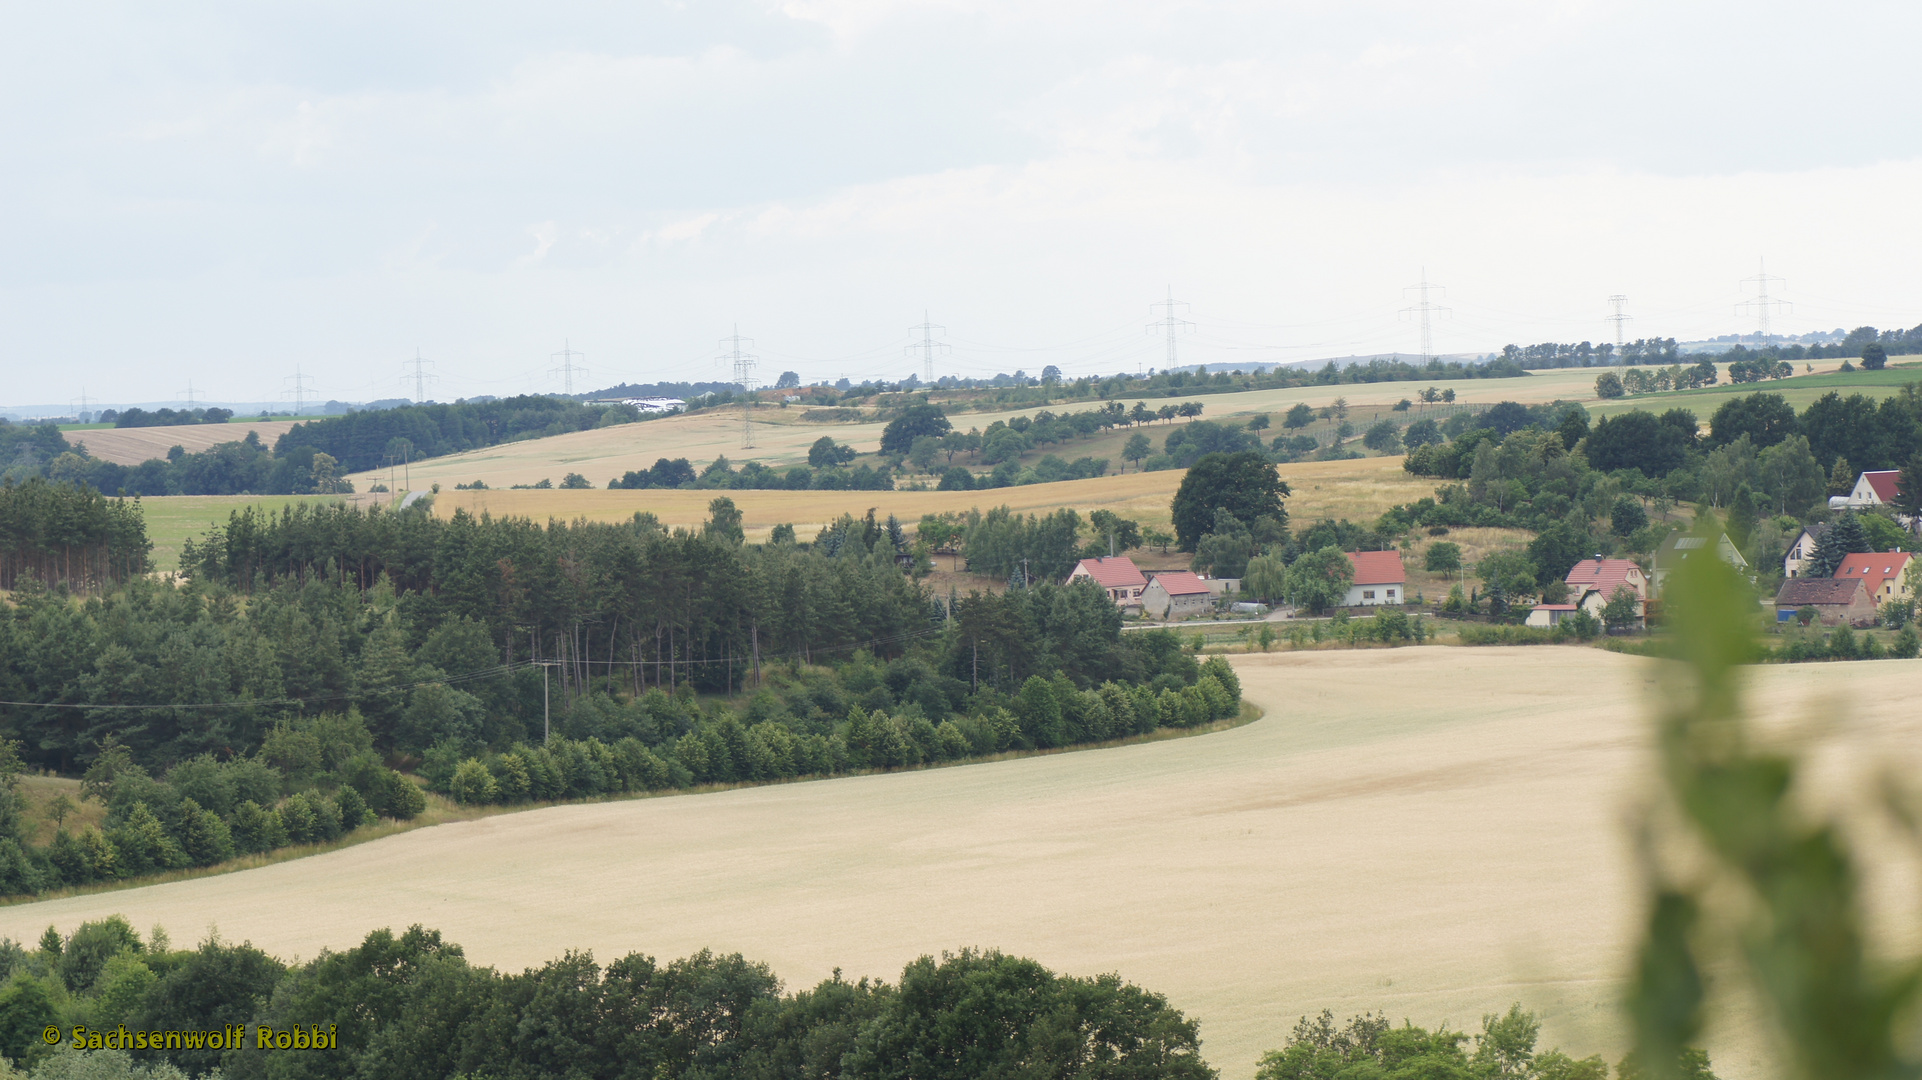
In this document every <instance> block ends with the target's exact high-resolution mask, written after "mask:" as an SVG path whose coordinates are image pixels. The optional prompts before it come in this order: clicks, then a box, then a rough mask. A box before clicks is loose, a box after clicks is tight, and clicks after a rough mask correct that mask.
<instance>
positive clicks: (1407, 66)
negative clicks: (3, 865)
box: [0, 0, 1922, 406]
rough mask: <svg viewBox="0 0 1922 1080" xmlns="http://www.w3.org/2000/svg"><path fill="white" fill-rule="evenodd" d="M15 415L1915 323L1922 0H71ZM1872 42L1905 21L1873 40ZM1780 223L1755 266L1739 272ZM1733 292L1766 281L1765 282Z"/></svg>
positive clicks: (21, 34)
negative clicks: (421, 380) (1422, 322)
mask: <svg viewBox="0 0 1922 1080" xmlns="http://www.w3.org/2000/svg"><path fill="white" fill-rule="evenodd" d="M7 23H8V32H7V33H6V34H5V35H0V147H3V148H4V154H5V168H4V169H0V406H5V405H8V404H14V405H19V404H25V403H67V402H72V401H74V400H76V399H77V398H78V397H79V395H81V394H82V393H85V394H86V395H88V398H89V400H93V401H106V402H123V403H124V402H137V401H144V402H154V401H167V400H174V399H177V398H179V397H180V396H181V395H182V392H183V391H184V390H185V389H186V388H187V387H188V386H189V385H190V384H191V385H192V387H193V388H194V391H195V395H196V396H197V397H198V398H201V399H203V400H204V399H215V400H231V401H274V400H281V399H282V397H283V395H284V394H286V393H287V392H288V391H289V390H290V389H291V388H292V387H293V386H294V379H293V377H294V376H295V375H296V373H297V372H298V373H299V374H301V375H303V376H306V377H307V378H306V380H305V383H306V385H307V386H308V387H310V388H311V390H312V392H313V393H315V394H316V395H318V396H319V397H320V398H322V399H325V398H336V399H340V400H346V401H365V400H374V399H379V398H391V397H402V396H412V395H413V393H414V386H413V384H412V382H411V381H403V377H404V375H405V372H406V368H405V367H404V364H405V362H406V361H407V360H409V359H411V358H413V357H415V356H416V355H419V356H421V357H424V358H425V359H426V360H427V361H430V362H431V364H430V366H428V367H427V368H426V370H427V371H428V372H429V373H431V374H432V375H433V376H435V377H436V380H435V381H434V382H432V383H431V384H429V386H428V396H430V397H434V398H437V399H440V400H452V399H453V398H456V397H461V396H468V395H476V394H511V393H522V392H553V391H559V390H561V389H563V383H564V381H565V376H564V375H563V374H561V373H557V372H555V371H554V369H555V368H556V367H557V365H558V364H559V362H560V361H559V359H558V358H557V357H556V355H555V354H557V353H560V352H561V351H562V350H563V349H564V348H567V349H572V350H574V351H577V352H578V353H579V354H581V358H580V359H579V360H577V361H576V362H577V363H580V364H583V365H584V366H585V368H586V371H585V372H584V373H577V374H576V375H575V376H574V389H575V390H576V391H586V390H592V389H597V388H599V387H603V386H607V385H610V384H613V383H618V382H622V381H626V382H636V383H640V382H652V381H657V380H690V381H692V380H712V379H723V378H726V377H728V376H729V374H730V371H731V369H730V366H729V365H728V363H727V362H725V361H723V360H721V359H719V357H720V355H721V352H722V346H721V339H722V338H725V337H728V336H729V335H731V334H733V333H735V332H736V331H737V328H738V333H739V334H740V335H741V336H742V337H743V338H744V339H748V343H747V344H746V345H744V348H745V349H746V350H747V351H748V352H750V353H751V354H752V355H753V356H754V357H755V358H756V367H755V374H756V375H757V377H759V378H760V379H762V380H763V381H768V382H771V381H772V380H773V379H774V378H775V377H776V376H777V375H778V374H779V373H780V372H782V371H787V370H792V371H796V372H798V373H800V374H801V375H802V376H803V378H804V379H806V380H808V381H813V380H815V379H821V378H824V379H835V378H840V377H848V378H852V379H854V380H856V381H859V380H861V379H864V378H889V379H898V378H901V377H903V376H905V375H907V374H909V373H911V372H917V373H918V372H919V371H920V370H921V362H920V360H919V359H918V358H917V356H915V355H911V354H910V353H909V351H908V350H909V345H910V341H911V340H912V339H914V338H915V337H916V336H917V335H915V334H912V333H911V332H910V330H909V328H910V327H913V326H916V325H918V324H921V323H923V322H924V320H925V321H927V322H930V323H932V324H939V325H940V327H941V329H940V330H938V331H930V332H929V333H930V335H931V336H932V335H935V334H938V335H940V336H939V337H938V339H937V340H939V341H940V342H941V343H942V344H944V345H946V346H947V349H945V350H942V351H940V352H939V353H938V355H937V356H936V358H935V368H936V373H937V375H947V374H953V375H962V376H986V375H993V374H995V373H997V372H1012V371H1015V370H1016V369H1024V370H1026V371H1028V372H1030V373H1035V372H1038V371H1039V370H1040V369H1041V368H1042V367H1043V366H1044V365H1047V364H1055V365H1057V366H1059V367H1061V368H1062V369H1063V370H1064V371H1066V372H1067V373H1069V374H1071V375H1074V374H1084V373H1112V372H1116V371H1134V370H1140V369H1143V368H1147V367H1156V366H1163V365H1165V364H1166V361H1167V348H1168V346H1167V340H1166V334H1165V332H1164V329H1163V328H1161V327H1156V326H1152V325H1151V323H1153V322H1154V320H1155V319H1156V318H1157V317H1158V316H1159V315H1160V314H1161V311H1160V310H1158V309H1154V308H1152V305H1154V304H1155V303H1156V302H1157V301H1161V300H1164V299H1166V298H1168V297H1169V296H1170V295H1172V296H1173V297H1174V298H1175V299H1177V300H1179V301H1182V302H1183V304H1184V306H1181V307H1179V308H1178V309H1177V314H1178V315H1179V316H1180V317H1181V318H1182V319H1184V320H1186V321H1187V323H1191V324H1192V325H1186V324H1184V325H1181V326H1179V327H1178V328H1177V330H1178V333H1177V340H1176V349H1177V353H1178V362H1180V363H1197V362H1199V363H1208V364H1221V365H1227V366H1241V365H1250V364H1255V363H1271V362H1276V361H1290V360H1303V359H1310V358H1317V357H1326V356H1343V355H1350V354H1371V353H1386V352H1395V351H1399V352H1402V353H1406V354H1413V353H1416V352H1418V351H1419V349H1420V347H1421V343H1420V330H1419V323H1418V320H1417V319H1416V318H1415V317H1414V315H1413V313H1412V312H1407V311H1404V310H1403V309H1405V308H1408V307H1409V306H1410V305H1413V304H1414V303H1416V301H1417V300H1418V299H1419V293H1418V292H1416V291H1411V290H1410V289H1408V286H1411V285H1415V284H1417V283H1418V282H1421V281H1423V280H1427V281H1429V282H1431V283H1434V284H1436V285H1438V286H1441V287H1442V288H1441V289H1438V290H1436V291H1433V292H1431V294H1430V299H1431V301H1432V302H1433V303H1435V304H1437V305H1441V306H1443V307H1445V308H1446V309H1447V310H1445V311H1437V312H1436V313H1435V314H1434V316H1433V321H1432V334H1433V347H1434V348H1435V350H1437V351H1439V352H1443V353H1483V352H1492V351H1495V350H1498V349H1499V348H1500V347H1501V346H1502V345H1503V344H1505V343H1508V342H1518V343H1529V342H1536V341H1550V340H1555V341H1571V342H1572V341H1579V340H1584V339H1588V340H1594V341H1602V340H1612V338H1613V335H1614V330H1613V328H1612V327H1611V325H1610V324H1608V323H1607V322H1606V321H1605V317H1606V316H1607V315H1608V314H1609V311H1610V307H1609V304H1608V298H1609V297H1610V296H1612V295H1626V296H1627V297H1628V298H1629V299H1628V302H1627V307H1626V310H1627V313H1628V314H1629V315H1631V316H1632V320H1631V321H1629V322H1628V323H1627V324H1626V329H1627V336H1628V337H1630V338H1635V337H1641V336H1663V337H1677V338H1681V339H1683V340H1689V339H1697V338H1702V337H1708V336H1713V335H1717V334H1724V333H1734V332H1747V331H1753V330H1754V329H1755V327H1756V321H1755V319H1754V318H1753V316H1752V314H1745V313H1743V312H1741V311H1739V310H1738V307H1737V305H1738V304H1740V303H1741V302H1742V301H1743V299H1744V298H1745V296H1749V295H1752V294H1753V290H1754V288H1755V285H1754V283H1752V282H1750V283H1746V284H1745V283H1744V279H1745V278H1750V277H1753V276H1755V275H1757V274H1758V273H1760V272H1762V271H1763V268H1764V266H1765V269H1766V273H1768V274H1769V275H1772V276H1774V277H1778V278H1780V279H1781V280H1779V281H1772V282H1771V283H1770V292H1771V295H1772V296H1775V297H1778V298H1780V299H1782V300H1785V301H1787V302H1788V303H1787V304H1786V305H1778V306H1774V307H1772V309H1771V310H1772V319H1771V325H1772V328H1773V329H1774V330H1776V331H1777V332H1786V333H1800V332H1804V331H1809V330H1823V329H1832V328H1836V327H1853V326H1857V325H1862V324H1872V325H1877V326H1883V327H1890V326H1904V327H1906V326H1912V325H1915V324H1917V323H1919V322H1922V295H1919V292H1918V288H1917V285H1918V260H1917V258H1916V256H1915V254H1914V251H1915V249H1916V248H1917V246H1918V245H1917V240H1918V237H1919V236H1922V199H1918V198H1917V197H1916V192H1918V191H1922V95H1918V94H1916V93H1915V92H1914V86H1913V75H1912V73H1911V72H1910V71H1909V70H1908V69H1909V67H1910V65H1909V64H1908V63H1907V61H1906V53H1905V52H1904V51H1903V50H1902V48H1901V45H1900V43H1902V42H1906V41H1912V40H1915V39H1916V37H1917V36H1918V34H1922V5H1916V4H1913V3H1878V2H1856V3H1851V4H1846V5H1808V4H1788V3H1769V2H1750V3H1745V4H1741V5H1736V4H1720V3H1717V4H1709V3H1697V4H1687V3H1683V4H1678V3H1675V2H1673V0H1668V2H1660V3H1658V2H1642V0H1614V2H1610V3H1599V2H1597V3H1590V2H1562V3H1556V2H1542V0H1529V2H1494V0H1461V2H1458V3H1454V4H1441V5H1438V4H1433V3H1413V2H1375V0H1350V2H1345V3H1339V4H1336V3H1328V2H1326V0H1321V2H1293V0H1280V2H1265V3H1240V2H1220V3H1183V2H1180V0H1156V2H1153V3H1148V2H1137V0H1114V2H1107V3H1092V2H1085V0H1055V2H1046V0H792V2H786V3H782V2H775V0H704V2H700V3H689V2H663V0H626V2H622V3H597V2H574V0H547V2H544V3H541V4H512V5H502V4H492V3H487V2H485V0H467V2H462V3H451V2H447V3H412V4H409V3H396V2H393V0H388V2H382V3H372V2H360V0H329V2H326V3H320V2H309V0H288V2H283V3H277V4H257V3H240V2H206V0H177V2H175V3H170V4H165V5H153V4H132V3H115V2H96V0H70V2H67V3H62V4H49V5H12V6H10V7H9V9H8V15H7ZM1892 42H1893V43H1897V44H1893V45H1892V44H1890V43H1892ZM1763 260H1766V263H1765V264H1764V262H1763ZM1751 310H1752V309H1751Z"/></svg>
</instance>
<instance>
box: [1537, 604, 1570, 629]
mask: <svg viewBox="0 0 1922 1080" xmlns="http://www.w3.org/2000/svg"><path fill="white" fill-rule="evenodd" d="M1580 610H1581V609H1580V608H1578V607H1576V606H1575V605H1574V604H1536V605H1535V606H1534V607H1533V608H1531V609H1529V612H1528V618H1526V619H1524V620H1522V625H1523V626H1545V627H1552V626H1557V625H1560V623H1561V621H1562V620H1563V619H1566V618H1568V617H1569V616H1570V615H1573V614H1575V613H1576V612H1577V611H1580Z"/></svg>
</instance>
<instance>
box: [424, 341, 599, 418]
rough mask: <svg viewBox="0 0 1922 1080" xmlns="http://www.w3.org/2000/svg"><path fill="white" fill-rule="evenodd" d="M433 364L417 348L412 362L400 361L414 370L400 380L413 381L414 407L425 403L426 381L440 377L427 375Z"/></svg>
mask: <svg viewBox="0 0 1922 1080" xmlns="http://www.w3.org/2000/svg"><path fill="white" fill-rule="evenodd" d="M433 363H434V362H433V361H432V360H423V359H421V355H420V349H418V348H416V349H415V350H414V358H413V359H412V360H403V361H401V367H403V368H413V369H414V370H413V371H411V372H409V373H408V374H406V375H402V376H401V379H402V380H403V381H405V380H407V379H413V380H414V404H416V405H424V404H426V403H427V382H428V380H429V379H437V378H439V377H440V376H438V375H429V374H428V373H427V369H428V368H429V367H432V366H433ZM570 376H571V373H570ZM570 382H571V377H570Z"/></svg>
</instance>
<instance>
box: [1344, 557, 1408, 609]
mask: <svg viewBox="0 0 1922 1080" xmlns="http://www.w3.org/2000/svg"><path fill="white" fill-rule="evenodd" d="M1348 561H1349V562H1350V563H1352V564H1354V567H1355V580H1354V582H1353V583H1352V584H1350V585H1349V586H1348V595H1347V596H1346V597H1344V598H1342V601H1341V602H1342V604H1343V605H1344V606H1346V607H1379V606H1381V605H1383V604H1403V603H1406V602H1407V593H1408V589H1407V582H1408V572H1407V571H1406V570H1405V569H1404V568H1403V567H1402V563H1401V552H1399V551H1351V552H1349V553H1348Z"/></svg>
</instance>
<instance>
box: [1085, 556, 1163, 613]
mask: <svg viewBox="0 0 1922 1080" xmlns="http://www.w3.org/2000/svg"><path fill="white" fill-rule="evenodd" d="M1083 578H1086V579H1088V580H1090V581H1093V582H1094V583H1095V584H1096V585H1099V586H1101V587H1102V588H1103V589H1106V590H1107V592H1108V599H1110V600H1113V601H1114V602H1115V606H1116V607H1119V608H1138V607H1140V606H1141V594H1142V591H1143V590H1145V589H1147V587H1148V577H1147V575H1146V574H1143V573H1142V572H1141V570H1140V568H1138V567H1137V566H1135V561H1134V560H1133V559H1130V558H1128V557H1127V556H1126V555H1103V556H1101V557H1099V558H1094V559H1083V560H1081V561H1080V562H1078V563H1076V564H1075V566H1074V570H1073V571H1072V572H1071V573H1069V574H1068V580H1067V584H1069V585H1072V584H1074V583H1075V582H1077V581H1080V580H1081V579H1083Z"/></svg>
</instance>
